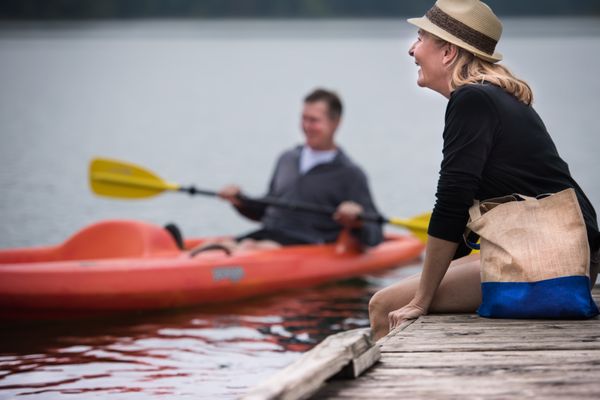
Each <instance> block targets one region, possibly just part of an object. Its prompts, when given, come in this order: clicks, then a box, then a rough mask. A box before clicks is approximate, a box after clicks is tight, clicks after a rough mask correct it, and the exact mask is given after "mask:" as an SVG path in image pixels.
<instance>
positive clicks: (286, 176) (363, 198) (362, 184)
mask: <svg viewBox="0 0 600 400" xmlns="http://www.w3.org/2000/svg"><path fill="white" fill-rule="evenodd" d="M301 151H302V146H298V147H295V148H293V149H291V150H288V151H286V152H284V153H283V154H282V155H281V156H280V157H279V159H278V161H277V164H276V167H275V172H274V173H273V177H272V178H271V183H270V185H269V191H268V193H267V196H268V197H276V198H279V199H281V200H287V201H290V202H299V203H309V204H318V205H321V206H326V207H330V208H332V209H335V208H337V206H338V205H339V204H340V203H342V202H343V201H346V200H351V201H354V202H356V203H358V204H360V205H362V207H363V208H364V210H365V213H367V214H377V209H376V207H375V204H374V202H373V199H372V198H371V194H370V191H369V186H368V182H367V177H366V175H365V173H364V172H363V171H362V169H361V168H360V167H359V166H357V165H356V164H354V163H353V162H352V161H351V160H350V158H348V156H346V154H345V153H344V152H343V151H342V150H341V149H338V153H337V155H336V156H335V158H334V159H333V160H332V161H331V162H329V163H324V164H319V165H317V166H315V167H314V168H312V169H311V170H309V171H308V172H307V173H305V174H304V175H302V174H301V173H300V153H301ZM238 211H239V212H240V213H241V214H242V215H244V216H246V217H248V218H250V219H253V220H256V221H261V222H262V224H263V226H264V228H267V229H275V230H279V231H284V232H286V234H289V235H292V236H294V237H298V238H302V239H303V240H305V241H307V242H310V243H328V242H334V241H335V240H336V238H337V237H338V235H339V233H340V231H341V226H340V225H339V224H338V223H337V222H335V221H334V220H333V219H332V218H331V217H328V216H326V215H321V214H316V213H309V212H301V211H295V210H287V209H283V208H279V207H269V206H261V205H259V204H254V203H247V204H244V205H243V206H242V207H240V208H238ZM353 233H354V234H355V235H356V236H357V237H358V238H359V239H360V241H361V243H363V244H365V245H368V246H375V245H377V244H379V243H380V242H381V241H382V240H383V231H382V227H381V225H380V224H378V223H373V222H368V223H367V222H366V223H365V224H364V225H363V227H362V228H360V229H356V230H354V231H353Z"/></svg>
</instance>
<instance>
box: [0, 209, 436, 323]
mask: <svg viewBox="0 0 600 400" xmlns="http://www.w3.org/2000/svg"><path fill="white" fill-rule="evenodd" d="M210 239H211V238H204V239H191V240H186V241H185V247H186V248H187V249H190V248H193V247H196V246H198V245H200V244H201V243H203V242H205V241H206V240H210ZM423 247H424V245H423V244H422V243H421V242H420V241H419V240H418V239H416V238H414V237H412V236H408V235H389V236H387V237H386V240H385V241H384V242H383V243H382V244H380V245H379V246H377V247H375V248H370V249H368V250H366V251H364V252H361V251H360V250H359V249H358V248H357V246H356V244H355V243H353V241H352V240H351V239H350V238H349V235H343V234H342V235H341V236H340V238H339V239H338V241H337V242H336V243H333V244H326V245H303V246H288V247H283V248H278V249H270V250H252V251H246V252H235V253H233V254H232V255H228V254H226V253H225V252H223V251H219V250H211V251H206V252H201V253H199V254H194V252H191V251H189V250H180V249H179V248H178V247H177V245H176V242H175V240H174V239H173V238H172V236H171V235H170V234H169V232H167V231H166V230H165V229H163V228H162V227H159V226H155V225H152V224H148V223H144V222H140V221H127V220H114V221H102V222H99V223H96V224H93V225H90V226H88V227H86V228H84V229H82V230H81V231H79V232H77V233H76V234H75V235H73V236H72V237H71V238H69V239H68V240H67V241H65V242H64V243H62V244H60V245H57V246H49V247H37V248H25V249H10V250H1V251H0V317H3V318H19V319H21V318H53V317H65V316H81V315H83V316H85V315H96V314H105V313H114V312H120V311H137V310H151V309H166V308H173V307H185V306H191V305H197V304H208V303H216V302H228V301H235V300H239V299H243V298H247V297H251V296H257V295H263V294H267V293H271V292H276V291H281V290H285V289H293V288H300V287H306V286H310V285H315V284H319V283H323V282H327V281H332V280H338V279H344V278H350V277H353V276H358V275H361V274H365V273H368V272H373V271H377V270H381V269H385V268H390V267H393V266H397V265H399V264H401V263H404V262H407V261H411V260H414V259H415V258H418V257H419V256H420V254H421V252H422V251H423Z"/></svg>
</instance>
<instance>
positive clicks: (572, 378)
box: [313, 287, 600, 400]
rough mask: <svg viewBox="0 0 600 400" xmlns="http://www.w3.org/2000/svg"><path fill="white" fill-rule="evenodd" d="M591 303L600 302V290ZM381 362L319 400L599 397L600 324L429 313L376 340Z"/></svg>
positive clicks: (334, 384) (319, 395)
mask: <svg viewBox="0 0 600 400" xmlns="http://www.w3.org/2000/svg"><path fill="white" fill-rule="evenodd" d="M593 297H594V299H595V300H596V302H598V301H599V300H600V290H599V289H598V287H596V288H594V291H593ZM378 344H379V345H380V346H381V359H380V361H379V362H378V363H377V364H376V365H375V366H374V367H372V368H371V369H370V370H368V371H367V372H366V373H365V374H363V375H362V376H361V377H359V378H358V379H356V380H348V381H332V382H329V383H328V384H327V385H326V386H325V387H323V388H322V389H321V390H320V391H318V392H317V393H316V394H315V395H314V397H313V398H315V399H365V398H372V399H392V398H394V399H398V398H405V399H413V398H417V399H418V398H427V399H430V398H431V399H459V398H460V399H465V398H484V397H485V398H486V400H487V399H506V398H523V399H546V398H553V399H556V398H561V399H598V398H600V380H599V379H598V376H599V374H600V318H598V317H596V318H593V319H589V320H581V321H565V320H560V321H557V320H504V319H487V318H481V317H479V316H477V315H473V314H446V315H428V316H423V317H421V318H419V319H418V320H416V321H413V322H412V323H408V324H404V326H403V327H402V328H401V329H397V330H395V331H394V332H392V333H390V335H388V336H387V337H385V338H383V339H382V340H380V341H379V342H378Z"/></svg>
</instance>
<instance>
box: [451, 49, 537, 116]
mask: <svg viewBox="0 0 600 400" xmlns="http://www.w3.org/2000/svg"><path fill="white" fill-rule="evenodd" d="M452 68H453V70H452V80H451V81H450V86H451V87H452V89H456V88H458V87H460V86H463V85H469V84H476V83H483V82H484V81H485V82H489V83H491V84H492V85H496V86H498V87H501V88H502V89H504V90H505V91H507V92H508V93H510V94H512V95H513V96H515V97H516V98H517V99H519V101H521V102H523V103H525V104H527V105H530V104H531V103H533V92H532V91H531V88H530V87H529V85H528V84H527V82H525V81H524V80H522V79H519V78H517V77H516V76H514V75H513V74H512V72H510V71H509V70H508V68H506V67H505V66H503V65H500V64H492V63H491V62H488V61H485V60H482V59H481V58H478V57H476V56H475V55H473V54H471V53H469V52H468V51H466V50H464V49H462V48H460V47H458V54H457V56H456V58H455V59H454V62H453V65H452Z"/></svg>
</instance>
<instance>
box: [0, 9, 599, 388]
mask: <svg viewBox="0 0 600 400" xmlns="http://www.w3.org/2000/svg"><path fill="white" fill-rule="evenodd" d="M414 37H415V31H414V29H412V27H410V26H409V25H408V24H406V23H405V22H402V21H400V20H336V21H322V20H321V21H227V20H224V21H183V22H181V21H144V22H101V23H94V22H86V23H53V24H13V23H7V22H4V23H2V24H0V88H1V91H0V143H1V144H0V165H1V168H0V188H1V189H0V191H1V196H0V219H1V220H2V224H1V225H0V248H7V247H19V246H33V245H44V244H53V243H58V242H60V241H63V240H64V239H65V238H66V237H68V236H69V235H71V234H72V233H73V232H75V231H76V230H78V229H80V228H81V227H83V226H85V225H86V224H89V223H92V222H95V221H98V220H102V219H110V218H128V219H141V220H145V221H149V222H153V223H156V224H161V225H162V224H165V223H167V222H176V223H177V224H178V225H179V226H180V227H181V229H182V231H183V233H184V235H186V236H203V235H213V234H227V233H235V232H241V231H245V230H249V229H252V228H253V227H254V225H252V224H251V223H250V222H247V221H245V220H243V219H242V218H241V217H239V216H238V215H237V214H236V213H235V212H233V211H232V210H231V209H230V208H229V207H228V206H227V205H226V204H223V203H222V202H220V201H218V200H215V199H212V198H204V197H198V198H190V197H189V196H186V195H181V194H164V195H161V196H159V197H156V198H153V199H147V200H141V201H129V202H126V201H119V200H111V199H106V198H98V197H96V196H94V195H93V194H92V193H91V192H90V190H89V188H88V183H87V166H88V163H89V161H90V160H91V159H92V158H93V157H95V156H104V157H113V158H118V159H123V160H128V161H131V162H135V163H138V164H141V165H143V166H145V167H147V168H149V169H151V170H153V171H155V172H157V173H158V174H159V175H161V176H162V177H163V178H165V179H167V180H171V181H175V182H178V183H182V184H195V185H197V186H198V187H203V188H208V189H217V188H219V187H221V186H222V185H224V184H226V183H238V184H240V185H241V186H242V187H243V188H244V189H245V191H246V192H247V193H248V194H250V195H259V194H261V193H263V192H264V190H265V188H266V185H267V182H268V179H269V175H270V173H271V170H272V167H273V162H274V159H275V158H276V156H277V155H278V154H279V152H280V151H281V150H282V149H284V148H287V147H289V146H292V145H294V144H296V143H299V142H300V141H301V140H302V136H301V132H300V129H299V112H300V108H301V105H302V97H303V96H304V95H305V94H306V93H307V92H309V91H310V90H312V89H313V88H315V87H316V86H325V87H328V88H332V89H335V90H337V91H338V92H339V93H340V94H341V96H342V98H343V100H344V103H345V117H344V121H343V124H342V126H341V129H340V131H339V136H338V139H339V143H340V144H341V145H342V146H343V147H344V148H345V150H346V151H347V152H348V153H350V154H351V155H352V157H353V158H354V159H355V161H357V162H358V163H359V164H361V165H362V166H363V167H364V169H365V170H366V172H367V174H368V175H369V177H370V182H371V188H372V191H373V193H374V196H375V198H376V202H377V204H378V206H379V208H380V209H381V210H382V211H383V212H384V213H385V214H387V215H389V216H398V217H407V216H411V215H415V214H418V213H420V212H423V211H427V210H430V209H431V207H432V204H433V199H434V193H435V184H436V180H437V173H438V167H439V163H440V159H441V131H442V127H443V116H444V109H445V105H446V100H445V99H444V98H443V97H441V96H440V95H438V94H435V93H433V92H429V91H426V90H423V89H419V88H418V87H416V85H415V78H416V73H417V68H416V67H415V65H414V63H413V60H412V58H410V57H408V56H407V49H408V47H409V45H410V44H411V43H412V40H413V39H414ZM498 50H499V51H500V52H502V53H503V54H504V56H505V64H506V65H507V66H509V67H511V69H512V70H513V71H514V72H515V73H516V74H517V75H518V76H520V77H522V78H524V79H525V80H527V81H528V82H529V83H530V84H531V86H532V88H533V90H534V95H535V97H536V99H535V103H534V105H535V108H536V109H537V111H538V112H539V114H540V115H541V116H542V118H543V119H544V121H545V123H546V126H547V127H548V130H549V131H550V133H551V135H552V136H553V138H554V140H555V142H556V144H557V146H558V148H559V151H560V153H561V155H562V156H563V158H565V160H566V161H567V162H568V163H569V165H570V168H571V171H572V173H573V175H574V176H575V177H576V179H577V180H578V181H579V183H580V184H581V186H582V187H583V188H584V190H585V191H586V193H587V194H588V197H589V198H590V199H591V201H592V203H593V204H594V205H595V207H596V209H599V208H600V180H599V179H598V171H599V170H600V168H599V167H600V160H599V159H598V156H597V154H598V151H599V150H600V128H599V124H598V119H597V116H598V111H599V110H600V106H599V105H600V103H599V101H598V98H597V95H598V93H600V77H599V76H598V73H597V71H598V70H599V69H600V19H597V18H595V19H594V18H584V19H568V18H559V19H548V18H543V19H510V20H507V21H506V23H505V36H504V38H503V40H502V42H501V44H500V46H499V48H498ZM418 268H419V265H412V266H409V267H408V268H400V269H397V270H394V271H391V272H389V273H387V274H384V275H382V276H377V277H373V276H371V277H366V278H365V279H362V280H357V281H353V282H346V283H340V284H335V285H329V286H325V287H320V288H315V289H312V290H306V291H298V292H293V293H283V294H280V295H277V296H272V297H268V298H265V299H258V300H254V301H251V302H245V303H243V304H239V305H233V306H231V305H230V306H227V307H223V308H214V307H211V308H210V309H206V308H197V309H191V310H186V311H179V312H170V313H151V314H143V315H136V316H133V317H131V318H118V319H108V320H106V319H104V320H94V321H71V322H63V323H52V324H18V325H15V324H10V325H7V326H5V325H3V326H2V329H1V330H0V331H1V333H0V338H1V344H0V398H12V397H15V396H17V395H19V398H24V399H25V398H44V399H48V398H61V399H62V398H85V399H88V398H94V397H97V398H106V397H113V398H119V399H134V398H148V397H149V396H159V395H162V396H164V397H165V398H196V399H197V398H216V397H219V398H234V397H236V396H239V395H240V394H242V393H243V392H244V390H245V389H246V388H247V387H248V386H250V385H253V384H255V383H256V382H258V381H260V379H263V378H265V377H267V376H269V375H270V374H271V373H273V372H274V371H276V370H278V369H279V368H281V367H282V366H284V365H286V364H288V363H289V362H291V361H292V360H294V359H296V358H297V357H298V355H299V354H300V352H302V351H305V350H306V349H308V348H310V347H311V346H313V345H314V344H315V343H317V342H318V341H319V340H321V339H322V338H323V337H325V336H326V335H327V334H330V333H332V332H336V331H339V330H344V329H349V328H353V327H361V326H366V325H367V324H368V320H367V313H366V304H367V302H368V298H369V296H370V295H371V293H372V292H373V291H375V290H377V289H378V288H379V287H382V286H385V285H387V284H389V283H391V282H393V281H395V280H396V279H398V278H400V277H402V276H406V275H407V274H409V273H414V272H415V271H417V270H418Z"/></svg>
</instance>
